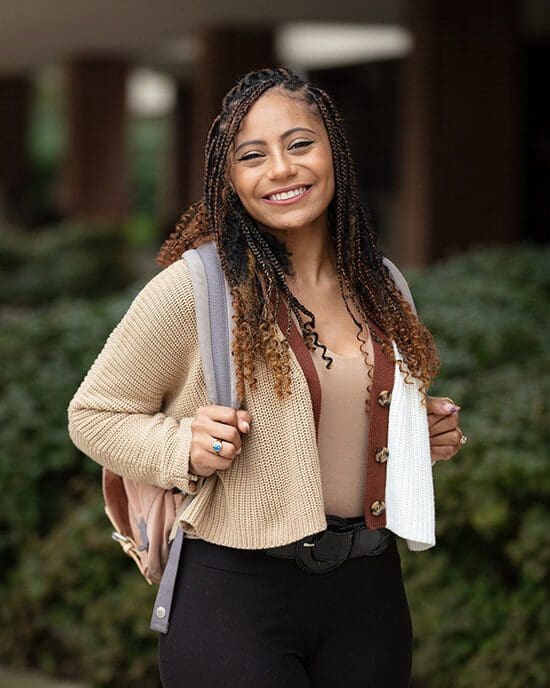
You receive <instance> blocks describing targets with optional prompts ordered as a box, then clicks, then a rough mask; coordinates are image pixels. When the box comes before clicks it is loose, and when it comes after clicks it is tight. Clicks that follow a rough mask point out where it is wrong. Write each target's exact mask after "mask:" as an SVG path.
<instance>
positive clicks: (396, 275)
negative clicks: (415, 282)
mask: <svg viewBox="0 0 550 688" xmlns="http://www.w3.org/2000/svg"><path fill="white" fill-rule="evenodd" d="M382 263H383V264H384V265H385V267H386V268H387V270H388V272H389V274H390V277H391V278H392V279H393V281H394V284H395V286H396V287H397V288H398V289H399V291H400V292H401V294H402V295H403V296H404V298H405V299H406V300H407V301H408V302H409V303H410V305H411V308H412V310H413V313H414V314H415V315H416V306H415V304H414V299H413V296H412V293H411V290H410V287H409V285H408V283H407V280H406V279H405V277H404V276H403V273H402V272H401V270H399V268H398V267H397V265H396V264H395V263H393V262H392V261H391V260H390V259H389V258H388V257H387V256H384V257H383V259H382Z"/></svg>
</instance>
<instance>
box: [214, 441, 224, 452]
mask: <svg viewBox="0 0 550 688" xmlns="http://www.w3.org/2000/svg"><path fill="white" fill-rule="evenodd" d="M222 448H223V443H222V441H221V440H214V442H212V449H213V450H214V454H216V455H217V456H219V455H220V452H221V450H222Z"/></svg>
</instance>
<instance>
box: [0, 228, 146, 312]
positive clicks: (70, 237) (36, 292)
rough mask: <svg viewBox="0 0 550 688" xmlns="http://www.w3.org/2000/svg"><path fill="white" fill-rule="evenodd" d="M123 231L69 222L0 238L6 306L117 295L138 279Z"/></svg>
mask: <svg viewBox="0 0 550 688" xmlns="http://www.w3.org/2000/svg"><path fill="white" fill-rule="evenodd" d="M129 253H130V252H129V246H128V242H127V241H126V239H125V230H124V229H123V228H122V227H120V228H119V227H113V226H110V225H105V224H98V225H90V224H86V225H80V224H77V223H69V224H66V225H61V226H54V227H51V228H46V229H42V230H40V231H39V232H33V234H32V236H30V235H29V234H26V233H23V232H3V233H0V305H11V306H41V305H45V304H50V303H52V302H53V301H54V300H56V299H58V298H61V297H66V298H69V297H85V298H96V297H99V296H105V295H107V294H112V293H114V292H116V291H118V290H120V289H121V288H123V287H125V286H126V285H128V283H129V282H130V281H131V280H132V279H133V278H134V273H133V270H132V269H131V267H130V260H129V257H130V255H129Z"/></svg>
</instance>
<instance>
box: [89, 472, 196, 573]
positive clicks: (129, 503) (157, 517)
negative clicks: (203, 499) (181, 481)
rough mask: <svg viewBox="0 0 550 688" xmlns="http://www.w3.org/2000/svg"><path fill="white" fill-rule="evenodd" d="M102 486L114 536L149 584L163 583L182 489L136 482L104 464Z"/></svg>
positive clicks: (180, 503)
mask: <svg viewBox="0 0 550 688" xmlns="http://www.w3.org/2000/svg"><path fill="white" fill-rule="evenodd" d="M102 487H103V498H104V500H105V513H106V514H107V516H108V518H109V520H110V521H111V523H112V524H113V526H114V528H115V530H114V531H113V534H112V538H113V540H116V542H118V543H119V544H120V546H121V547H122V549H123V551H124V553H125V554H127V555H128V556H129V557H132V559H133V560H134V561H135V562H136V564H137V566H138V568H139V570H140V571H141V573H142V574H143V576H144V577H145V579H146V580H147V582H148V583H149V584H150V585H151V584H153V583H160V581H161V578H162V574H163V572H164V569H165V567H166V563H167V562H168V554H169V552H170V543H169V538H170V532H171V530H172V526H173V525H174V521H175V518H176V514H177V512H178V510H179V508H180V507H181V505H182V503H183V498H184V495H183V493H182V492H174V491H173V490H164V489H163V488H162V487H158V486H157V485H149V484H147V483H137V482H135V481H134V480H130V479H129V478H123V477H122V476H120V475H117V474H116V473H113V472H112V471H110V470H109V469H107V468H105V467H103V477H102Z"/></svg>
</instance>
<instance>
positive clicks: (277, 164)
mask: <svg viewBox="0 0 550 688" xmlns="http://www.w3.org/2000/svg"><path fill="white" fill-rule="evenodd" d="M295 174H296V167H295V166H294V165H293V163H292V160H290V159H289V157H288V156H287V155H286V154H285V153H277V154H275V155H273V156H272V157H271V160H270V164H269V166H268V168H267V173H266V175H267V178H268V179H269V180H270V181H273V180H275V179H287V178H288V177H293V176H294V175H295Z"/></svg>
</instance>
